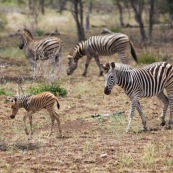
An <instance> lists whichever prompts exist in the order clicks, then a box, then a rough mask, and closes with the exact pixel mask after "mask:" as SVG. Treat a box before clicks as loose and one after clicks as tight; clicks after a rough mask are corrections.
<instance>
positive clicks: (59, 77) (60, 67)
mask: <svg viewBox="0 0 173 173" xmlns="http://www.w3.org/2000/svg"><path fill="white" fill-rule="evenodd" d="M55 60H56V62H57V63H58V80H59V79H61V73H62V56H61V53H59V54H58V57H57V59H55Z"/></svg>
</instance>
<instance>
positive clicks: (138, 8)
mask: <svg viewBox="0 0 173 173" xmlns="http://www.w3.org/2000/svg"><path fill="white" fill-rule="evenodd" d="M130 2H131V6H132V8H133V10H134V13H135V19H136V21H137V22H138V23H139V27H140V33H141V36H142V41H146V39H147V36H146V32H145V28H144V23H143V19H142V12H143V7H144V0H139V3H138V4H137V3H136V0H130Z"/></svg>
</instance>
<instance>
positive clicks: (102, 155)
mask: <svg viewBox="0 0 173 173" xmlns="http://www.w3.org/2000/svg"><path fill="white" fill-rule="evenodd" d="M107 156H108V155H107V154H106V153H105V154H101V155H100V157H101V158H106V157H107Z"/></svg>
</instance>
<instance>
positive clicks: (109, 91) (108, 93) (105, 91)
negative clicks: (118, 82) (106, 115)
mask: <svg viewBox="0 0 173 173" xmlns="http://www.w3.org/2000/svg"><path fill="white" fill-rule="evenodd" d="M104 93H105V94H106V95H110V94H111V90H109V89H108V87H105V89H104Z"/></svg>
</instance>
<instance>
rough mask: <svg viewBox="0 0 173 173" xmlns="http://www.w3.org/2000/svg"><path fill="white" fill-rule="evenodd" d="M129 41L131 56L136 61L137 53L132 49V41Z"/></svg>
mask: <svg viewBox="0 0 173 173" xmlns="http://www.w3.org/2000/svg"><path fill="white" fill-rule="evenodd" d="M129 42H130V49H131V54H132V56H133V59H134V60H135V61H136V62H138V58H137V55H136V52H135V49H134V46H133V43H132V42H131V41H129Z"/></svg>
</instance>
